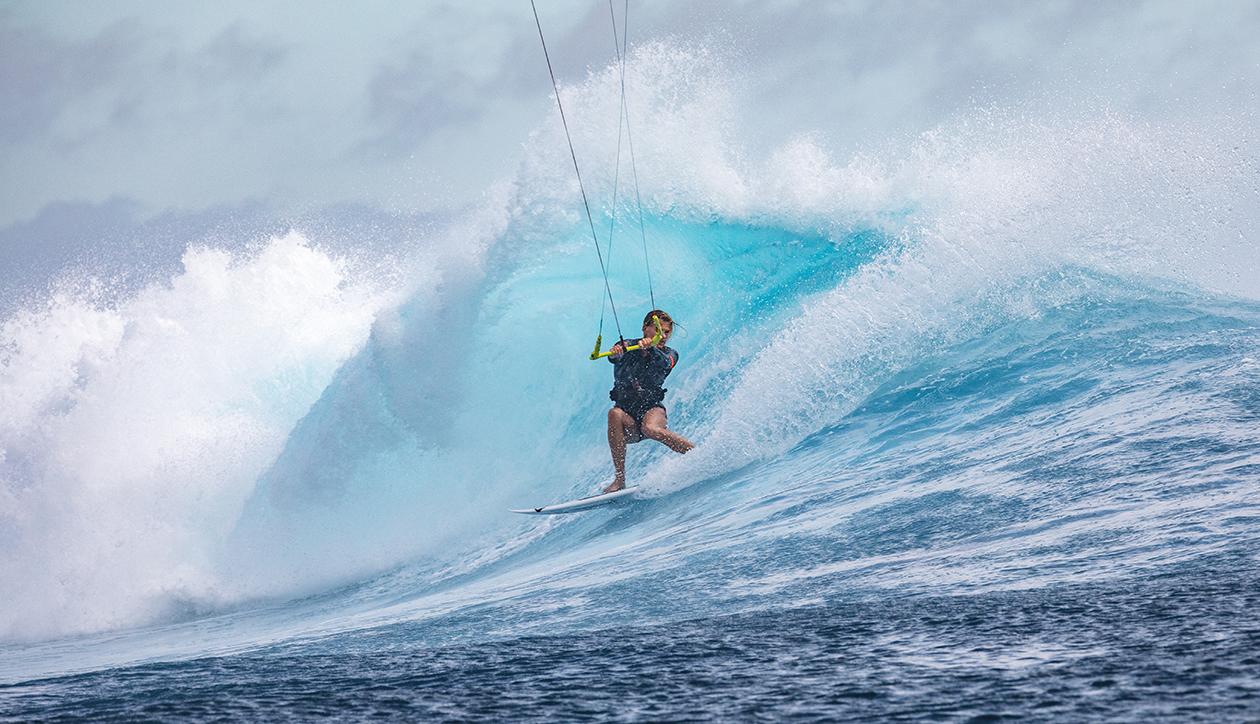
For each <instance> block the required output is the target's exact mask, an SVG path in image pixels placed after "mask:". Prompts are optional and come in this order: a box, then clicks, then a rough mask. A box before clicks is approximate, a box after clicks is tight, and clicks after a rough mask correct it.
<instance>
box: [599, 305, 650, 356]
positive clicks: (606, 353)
mask: <svg viewBox="0 0 1260 724" xmlns="http://www.w3.org/2000/svg"><path fill="white" fill-rule="evenodd" d="M652 323H653V324H655V325H656V334H655V335H653V336H652V343H651V344H650V345H648V346H649V347H655V346H656V343H657V342H660V341H661V318H660V317H658V316H656V315H655V314H653V315H652ZM603 341H604V335H602V334H601V335H599V336H598V337H596V338H595V351H594V352H591V359H593V360H597V359H600V358H601V357H607V356H608V355H610V354H612V350H609V351H607V352H604V353H603V354H600V352H599V345H600V343H601V342H603ZM641 346H642V345H637V344H632V345H630V346H629V347H626V348H625V351H626V352H631V351H633V350H636V349H639V348H640V347H641Z"/></svg>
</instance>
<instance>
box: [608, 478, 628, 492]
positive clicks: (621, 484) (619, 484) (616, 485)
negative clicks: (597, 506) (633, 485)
mask: <svg viewBox="0 0 1260 724" xmlns="http://www.w3.org/2000/svg"><path fill="white" fill-rule="evenodd" d="M625 487H626V481H625V480H622V479H621V478H617V479H616V480H614V481H612V485H609V486H608V487H607V488H604V492H605V493H615V492H617V491H618V490H625Z"/></svg>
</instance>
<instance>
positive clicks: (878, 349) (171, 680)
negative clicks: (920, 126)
mask: <svg viewBox="0 0 1260 724" xmlns="http://www.w3.org/2000/svg"><path fill="white" fill-rule="evenodd" d="M741 72H742V71H740V70H739V68H738V64H737V63H734V62H733V61H732V60H731V59H730V58H729V57H728V56H726V55H724V54H723V53H722V52H719V51H717V50H714V49H713V48H709V47H706V46H704V45H702V44H688V43H683V42H676V41H662V42H654V43H645V44H643V45H641V46H639V47H637V48H635V49H633V54H632V56H631V58H630V62H628V63H627V77H626V87H627V92H626V98H627V100H628V104H629V105H628V114H629V119H630V122H631V123H632V126H633V128H634V133H635V136H634V138H635V154H636V157H635V164H636V170H637V171H636V172H637V181H638V184H639V191H640V193H641V198H642V199H643V211H644V214H645V227H644V230H643V232H642V235H643V238H644V239H645V240H646V252H647V261H648V262H649V263H650V268H651V273H652V280H653V285H654V294H655V298H656V300H657V304H658V306H660V307H661V308H663V309H665V310H667V311H668V312H669V313H670V314H671V315H672V316H673V317H674V319H675V320H677V321H678V323H679V328H678V329H677V330H676V333H675V337H674V339H673V340H672V341H671V346H673V347H675V348H676V349H678V350H679V352H680V354H681V361H680V363H679V365H678V367H677V369H676V370H675V371H674V372H673V374H672V375H671V376H670V378H669V381H668V387H669V390H670V391H669V394H668V397H667V399H666V403H665V404H666V405H667V407H668V411H669V423H670V427H671V429H675V430H678V431H679V432H681V433H682V434H684V435H686V436H687V437H689V438H690V439H691V440H692V441H694V442H696V443H697V445H698V447H697V449H696V450H695V451H693V452H692V453H690V454H688V455H685V456H677V455H674V454H672V453H670V452H669V451H667V450H666V449H664V448H663V447H662V446H660V445H656V444H655V443H651V442H645V443H643V444H639V445H634V446H632V447H631V448H630V450H629V456H628V457H629V467H630V471H631V473H630V474H631V478H632V482H636V483H638V484H639V485H640V486H641V493H640V494H639V495H638V496H637V497H636V499H635V500H634V501H633V502H631V503H628V504H624V505H615V506H610V507H607V508H602V509H598V510H594V511H590V512H586V513H582V514H580V515H573V516H558V517H555V518H549V519H546V520H539V519H537V518H532V517H526V516H514V515H512V514H511V513H509V512H508V509H509V508H522V507H532V506H535V505H543V504H547V503H552V502H560V501H563V500H569V499H573V498H576V497H580V496H583V495H587V494H591V493H593V492H594V491H595V490H597V489H598V488H599V487H602V486H603V485H606V484H607V482H608V481H609V480H610V478H611V470H612V468H611V462H610V460H609V458H608V450H607V445H606V442H605V439H604V432H603V431H604V420H605V415H606V412H607V408H608V404H609V403H608V399H607V391H608V388H609V386H610V384H611V372H610V368H609V366H608V365H607V364H606V363H602V362H601V363H596V362H591V361H589V360H588V356H589V353H590V350H591V347H592V346H593V343H594V338H595V334H596V333H597V327H596V324H597V321H598V319H599V316H600V314H601V311H602V310H601V304H602V303H603V299H602V295H603V291H604V289H603V285H604V280H603V277H602V275H601V272H600V267H599V263H598V261H597V258H596V252H595V249H594V247H593V244H592V240H591V236H590V230H589V228H588V226H587V221H586V218H585V216H584V211H583V207H582V199H581V195H580V193H579V189H578V186H577V182H576V180H575V178H574V176H573V172H572V166H571V162H570V160H569V157H568V147H567V145H566V139H565V136H564V130H563V128H562V126H561V124H560V118H559V116H558V114H555V113H553V114H552V115H551V117H549V118H548V120H547V122H546V123H545V124H544V125H543V126H541V127H540V128H538V129H537V131H536V132H535V133H534V134H533V135H532V136H531V138H530V140H529V143H528V144H527V146H526V147H525V148H524V149H523V151H522V157H521V161H520V164H519V168H518V171H517V172H516V174H515V176H514V177H513V178H512V179H511V180H510V181H509V182H505V183H503V184H502V185H500V186H498V187H496V188H494V189H492V190H491V191H490V192H488V195H487V201H486V202H485V203H483V204H481V205H479V206H478V207H477V208H475V209H471V210H468V211H467V212H466V213H464V214H462V215H461V216H460V217H459V218H456V219H453V220H451V221H450V222H449V223H446V224H443V225H441V226H440V227H438V228H435V229H433V230H432V231H431V232H429V233H427V234H426V235H424V236H423V237H422V238H418V239H417V240H416V241H415V244H414V245H413V247H412V248H410V249H408V250H406V252H405V253H404V254H402V256H401V259H396V260H391V262H390V269H388V270H385V269H383V266H384V265H383V264H381V263H380V260H376V259H362V258H356V257H355V256H354V255H353V254H351V253H344V252H343V251H339V250H336V249H333V248H331V247H330V246H329V245H327V244H324V243H322V242H321V239H320V235H319V230H318V229H315V230H307V229H302V228H294V229H293V230H292V231H290V232H288V233H287V234H280V235H276V236H274V237H271V238H269V239H259V240H254V241H251V242H250V243H249V244H241V245H239V246H238V247H235V248H232V249H225V248H216V247H215V246H213V245H204V244H201V243H194V242H193V241H192V240H190V242H189V245H188V248H187V251H186V253H185V254H184V256H183V259H182V266H181V269H180V270H179V271H178V272H177V273H175V274H173V275H170V276H168V277H167V278H163V279H159V280H156V281H154V282H152V283H147V284H145V285H144V286H143V287H142V288H140V289H137V290H131V289H127V290H125V291H119V290H115V289H111V288H110V281H109V280H108V279H99V278H97V279H87V278H85V279H81V280H78V281H77V282H76V283H74V284H61V285H59V286H58V287H57V288H56V289H55V290H54V291H52V292H49V293H48V294H46V295H44V296H42V297H39V298H36V299H33V300H27V301H26V302H25V303H24V304H23V305H22V306H21V307H20V308H19V309H17V310H16V311H14V312H13V313H12V314H11V315H10V316H8V317H7V318H6V319H5V320H4V322H3V335H2V341H3V344H2V346H0V359H2V360H3V367H0V450H2V452H0V480H2V481H3V486H2V487H0V543H2V545H0V551H2V552H0V588H3V590H4V591H5V594H4V601H3V604H2V605H0V642H2V643H0V647H2V648H0V685H2V687H0V718H3V719H4V720H12V721H18V720H38V719H57V718H61V719H65V720H73V719H89V720H97V721H112V720H117V721H122V720H155V721H163V720H170V719H176V718H179V719H184V720H186V719H188V718H191V719H197V720H219V719H222V718H228V719H235V718H243V719H269V720H274V719H284V718H290V719H294V720H305V719H311V718H320V717H332V718H344V719H351V720H358V719H366V718H370V717H372V716H373V715H380V716H384V717H387V718H388V717H394V718H402V719H408V718H410V719H423V720H432V721H496V720H499V721H501V720H512V721H527V720H543V719H551V720H555V719H559V720H564V721H731V720H738V721H781V720H787V719H794V720H801V721H846V720H854V721H860V720H898V721H942V720H943V721H995V720H997V719H999V718H1008V717H1009V718H1022V719H1027V720H1047V721H1049V720H1059V721H1065V720H1072V721H1094V720H1097V721H1103V720H1106V721H1139V720H1142V721H1150V720H1152V719H1154V720H1168V721H1246V720H1254V719H1255V718H1256V717H1258V716H1260V703H1257V702H1258V701H1260V661H1257V657H1256V655H1255V652H1256V651H1258V650H1260V629H1257V627H1256V626H1255V624H1254V615H1255V612H1256V611H1257V603H1258V602H1257V596H1258V594H1257V593H1256V591H1257V590H1258V589H1257V587H1256V584H1257V582H1260V566H1258V565H1257V562H1256V554H1257V547H1256V540H1257V534H1258V533H1260V442H1258V441H1257V436H1256V430H1257V424H1258V423H1260V247H1257V244H1256V239H1257V238H1260V154H1258V153H1257V151H1258V149H1257V145H1256V144H1257V136H1256V130H1255V128H1256V125H1255V123H1254V120H1255V119H1254V117H1239V116H1231V115H1228V114H1221V115H1213V116H1211V117H1202V118H1193V119H1190V120H1177V119H1164V120H1161V121H1158V122H1156V121H1151V120H1148V119H1144V118H1141V117H1138V116H1135V115H1133V114H1131V113H1128V112H1124V111H1117V110H1110V109H1108V108H1107V107H1106V106H1105V104H1098V105H1095V106H1082V105H1081V104H1073V105H1069V106H1063V105H1060V104H1057V103H1053V102H1048V101H1047V102H1029V103H1028V104H1026V105H1023V106H1020V107H1009V106H995V105H990V104H984V103H977V104H974V105H973V106H972V107H971V108H969V109H968V110H967V111H966V112H964V113H962V114H960V115H959V116H958V117H957V118H956V119H955V120H953V121H950V122H948V123H944V124H941V125H940V126H938V127H936V128H935V129H933V130H932V131H931V132H929V133H925V134H916V135H912V136H906V137H892V138H889V139H888V140H887V141H886V143H885V144H883V145H882V146H879V147H870V148H865V149H862V150H861V151H859V152H856V153H854V154H852V155H851V156H849V157H845V158H837V157H836V156H835V155H834V154H833V153H832V152H831V151H829V150H828V143H827V141H826V139H825V138H823V137H821V136H819V137H813V136H802V137H794V138H789V139H782V140H781V141H780V142H779V143H778V144H777V146H776V147H775V149H774V150H773V151H772V152H771V153H769V154H766V155H764V156H760V155H757V154H753V153H750V152H748V151H747V145H748V141H747V139H746V138H744V137H743V136H742V135H741V134H742V131H741V129H740V128H738V127H735V126H734V124H733V123H732V118H733V117H734V115H735V113H734V111H733V110H732V109H733V107H734V106H735V105H736V104H737V94H738V92H739V88H740V73H741ZM561 93H562V94H563V97H564V101H565V104H566V113H569V114H571V115H570V124H571V130H572V131H573V142H574V145H575V150H576V154H577V156H578V158H579V159H580V160H584V167H583V180H584V182H585V183H586V193H587V195H588V196H589V198H591V199H593V200H594V202H593V211H594V213H595V226H596V228H597V229H599V230H600V237H601V239H602V240H603V241H604V243H607V239H608V233H605V232H609V233H611V235H612V239H613V242H612V249H611V253H610V255H609V269H610V276H609V283H610V286H611V292H612V296H613V298H614V299H615V300H616V302H617V305H618V313H619V315H620V320H619V324H620V327H621V329H622V330H623V331H627V333H629V334H633V331H632V328H633V327H634V324H635V321H637V319H638V318H641V316H642V314H643V313H644V312H645V311H647V309H649V308H650V302H649V297H648V287H647V282H646V275H645V258H644V244H643V242H641V241H640V239H639V235H640V232H639V229H638V222H637V207H636V205H635V202H634V195H633V194H631V193H628V192H627V191H626V188H627V184H628V183H629V182H628V181H627V178H628V176H627V169H626V167H625V166H624V165H623V166H622V167H621V171H620V174H621V175H620V176H619V177H618V178H619V180H616V179H614V168H616V164H615V163H614V160H615V158H616V153H617V130H618V117H619V114H620V106H619V104H620V102H621V80H620V76H619V75H618V68H617V66H616V65H609V66H608V67H606V68H599V69H595V70H594V71H593V72H592V73H591V74H590V75H589V77H588V78H586V79H585V80H584V81H583V82H581V83H576V84H569V85H562V86H561ZM623 164H624V161H623ZM615 181H616V182H617V183H619V184H620V188H621V191H620V192H619V195H618V197H617V198H616V199H615V200H614V199H613V193H612V188H613V184H614V182H615ZM610 230H611V231H610ZM627 320H630V321H629V322H628V321H627ZM617 324H618V322H617V321H614V320H613V318H612V316H611V314H609V317H608V320H607V321H606V322H605V326H604V329H603V334H604V340H605V348H606V347H607V340H608V339H609V338H610V337H611V336H613V335H614V334H615V328H616V326H617Z"/></svg>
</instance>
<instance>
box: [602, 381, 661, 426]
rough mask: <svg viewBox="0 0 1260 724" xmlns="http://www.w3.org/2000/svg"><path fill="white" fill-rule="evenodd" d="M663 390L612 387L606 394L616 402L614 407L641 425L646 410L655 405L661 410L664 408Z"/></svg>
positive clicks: (653, 407) (646, 412)
mask: <svg viewBox="0 0 1260 724" xmlns="http://www.w3.org/2000/svg"><path fill="white" fill-rule="evenodd" d="M665 392H666V391H665V390H618V389H615V388H614V389H613V390H612V391H611V392H609V393H608V396H609V397H610V398H612V400H613V402H615V403H617V404H615V405H613V406H614V407H617V408H619V409H621V410H624V411H625V412H626V414H628V415H630V417H633V418H634V424H636V425H638V426H639V427H643V418H644V416H645V415H647V414H648V410H653V409H656V408H657V407H659V408H661V409H662V410H664V409H665V406H664V405H662V404H661V401H662V400H664V399H665Z"/></svg>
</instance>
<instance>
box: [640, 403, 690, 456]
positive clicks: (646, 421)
mask: <svg viewBox="0 0 1260 724" xmlns="http://www.w3.org/2000/svg"><path fill="white" fill-rule="evenodd" d="M666 424H667V420H666V417H665V410H664V408H661V407H653V408H652V409H650V410H648V411H647V414H646V415H644V416H643V436H644V437H647V438H651V439H652V440H656V441H657V442H660V443H664V444H665V446H666V447H668V448H669V449H670V450H673V451H674V452H677V453H685V452H687V451H688V450H691V449H692V448H694V447H695V445H693V444H691V441H690V440H688V439H687V438H685V437H683V436H682V435H679V434H678V433H676V432H674V431H673V430H669V429H667V428H666V427H665V425H666ZM624 460H625V447H622V461H623V462H622V464H623V465H624V464H625V463H624Z"/></svg>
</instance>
